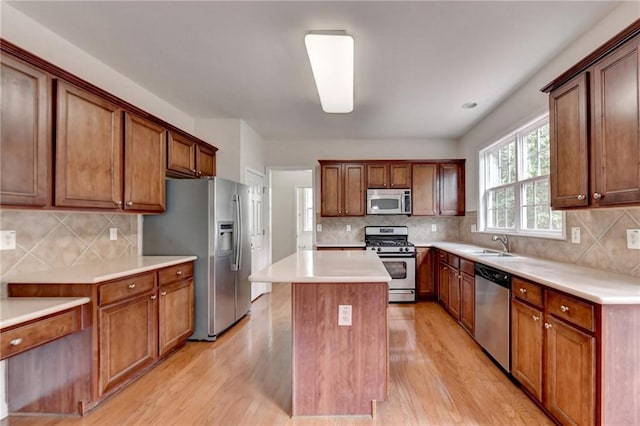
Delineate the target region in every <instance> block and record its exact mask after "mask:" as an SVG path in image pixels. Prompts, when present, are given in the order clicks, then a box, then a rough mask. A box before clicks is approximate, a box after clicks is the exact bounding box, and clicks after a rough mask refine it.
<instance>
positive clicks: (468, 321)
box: [460, 273, 476, 336]
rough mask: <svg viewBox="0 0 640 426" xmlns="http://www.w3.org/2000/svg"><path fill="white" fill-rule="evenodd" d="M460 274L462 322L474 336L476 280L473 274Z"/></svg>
mask: <svg viewBox="0 0 640 426" xmlns="http://www.w3.org/2000/svg"><path fill="white" fill-rule="evenodd" d="M460 275H461V277H460V324H462V326H463V327H464V328H465V329H466V330H467V331H468V332H469V333H470V334H471V335H472V336H473V326H474V323H475V319H474V316H475V298H476V280H475V278H474V276H473V275H469V274H465V273H462V274H460Z"/></svg>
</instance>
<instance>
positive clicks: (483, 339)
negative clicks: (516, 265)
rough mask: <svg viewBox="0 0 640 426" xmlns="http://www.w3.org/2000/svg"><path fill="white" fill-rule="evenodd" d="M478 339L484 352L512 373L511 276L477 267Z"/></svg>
mask: <svg viewBox="0 0 640 426" xmlns="http://www.w3.org/2000/svg"><path fill="white" fill-rule="evenodd" d="M475 275H476V301H475V337H476V341H477V342H478V343H479V344H480V346H482V347H483V348H484V350H485V351H486V352H487V353H488V354H489V355H490V356H491V357H492V358H493V359H494V360H496V361H497V362H498V364H500V365H501V366H502V368H504V370H505V371H507V372H511V357H510V340H511V339H510V337H511V336H510V326H509V323H510V311H511V309H510V307H511V300H510V299H511V275H510V274H508V273H506V272H503V271H500V270H498V269H494V268H491V267H489V266H486V265H483V264H481V263H476V266H475Z"/></svg>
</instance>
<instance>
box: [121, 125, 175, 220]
mask: <svg viewBox="0 0 640 426" xmlns="http://www.w3.org/2000/svg"><path fill="white" fill-rule="evenodd" d="M166 139H167V131H166V130H165V129H164V128H163V127H161V126H159V125H157V124H155V123H152V122H150V121H148V120H145V119H142V118H140V117H138V116H136V115H134V114H130V113H126V114H125V136H124V151H125V152H124V200H125V203H124V209H125V210H144V211H149V212H152V211H155V212H163V211H164V210H165V174H166V171H165V158H166V157H165V156H166Z"/></svg>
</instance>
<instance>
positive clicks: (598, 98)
mask: <svg viewBox="0 0 640 426" xmlns="http://www.w3.org/2000/svg"><path fill="white" fill-rule="evenodd" d="M591 143H592V161H593V169H592V174H591V179H592V191H593V193H592V195H591V196H592V198H593V201H594V202H595V203H596V204H597V205H611V204H613V205H615V204H628V203H640V36H636V37H635V38H633V39H631V40H630V41H628V42H627V43H625V44H624V45H623V46H622V47H620V48H618V49H617V50H615V51H614V52H612V53H611V54H609V55H608V56H606V57H604V58H603V59H602V60H600V61H599V62H597V63H596V64H595V65H594V67H593V117H592V135H591Z"/></svg>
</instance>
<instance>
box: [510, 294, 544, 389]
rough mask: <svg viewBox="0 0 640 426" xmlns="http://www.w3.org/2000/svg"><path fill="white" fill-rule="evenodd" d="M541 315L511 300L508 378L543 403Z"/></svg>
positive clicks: (533, 309)
mask: <svg viewBox="0 0 640 426" xmlns="http://www.w3.org/2000/svg"><path fill="white" fill-rule="evenodd" d="M542 319H543V315H542V311H540V310H539V309H536V308H534V307H531V306H528V305H525V304H524V303H522V302H519V301H517V300H515V299H513V300H511V374H512V375H513V377H514V378H515V379H516V380H518V381H519V382H520V384H521V385H522V386H523V387H524V388H525V389H526V390H527V391H529V392H530V393H531V395H532V396H533V397H534V398H535V399H537V400H538V401H542V337H543V332H542V330H543V326H542Z"/></svg>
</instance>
